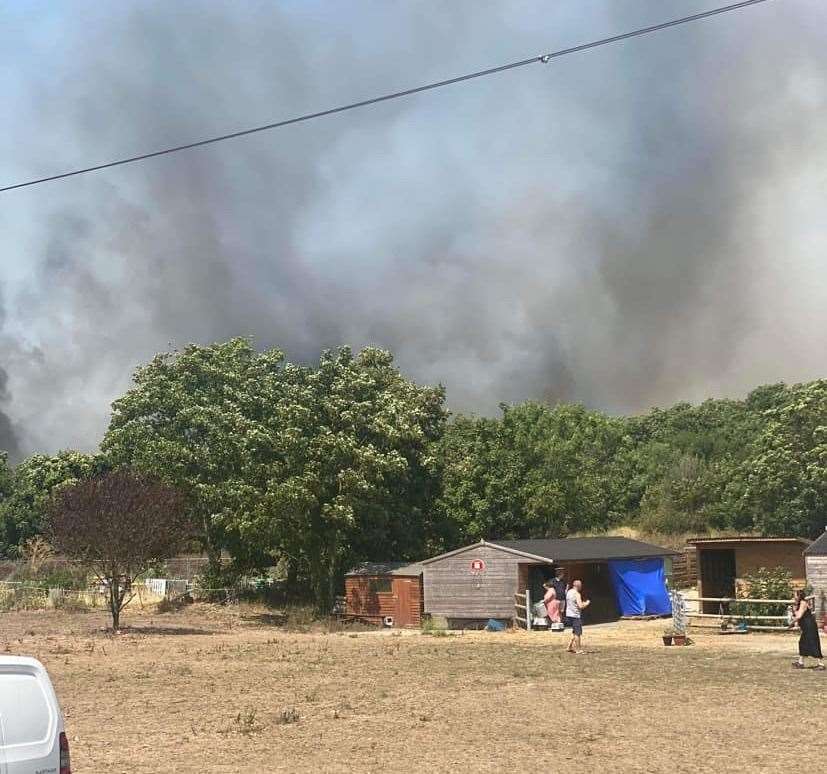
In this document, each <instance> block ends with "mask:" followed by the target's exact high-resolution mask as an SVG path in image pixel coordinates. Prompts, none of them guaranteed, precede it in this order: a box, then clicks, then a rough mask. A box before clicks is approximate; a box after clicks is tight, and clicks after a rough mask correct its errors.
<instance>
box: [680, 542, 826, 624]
mask: <svg viewBox="0 0 827 774" xmlns="http://www.w3.org/2000/svg"><path fill="white" fill-rule="evenodd" d="M688 542H689V544H690V545H692V546H694V547H695V551H696V552H697V566H698V596H699V597H714V598H731V597H736V596H743V595H744V592H745V589H744V580H743V579H744V577H745V576H747V575H749V574H751V573H753V572H755V571H756V570H757V569H759V568H760V567H766V568H773V567H784V568H785V569H787V570H789V571H790V574H791V575H792V579H793V585H795V586H799V587H803V586H804V584H805V570H804V554H803V552H804V549H805V548H806V547H807V546H808V545H809V544H810V541H809V540H806V539H805V538H786V537H784V538H777V537H753V536H741V537H721V538H696V539H695V540H690V541H688ZM703 608H704V609H703V612H704V613H713V614H714V613H717V612H718V611H719V608H720V605H719V603H717V602H704V603H703Z"/></svg>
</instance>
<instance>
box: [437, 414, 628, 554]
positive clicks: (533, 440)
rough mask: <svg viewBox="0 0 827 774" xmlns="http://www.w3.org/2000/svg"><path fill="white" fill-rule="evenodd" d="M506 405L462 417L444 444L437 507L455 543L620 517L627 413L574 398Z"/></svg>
mask: <svg viewBox="0 0 827 774" xmlns="http://www.w3.org/2000/svg"><path fill="white" fill-rule="evenodd" d="M502 410H503V416H502V419H501V420H493V419H462V418H460V419H458V420H457V421H456V422H454V423H453V424H452V425H451V427H450V429H449V431H448V433H447V434H446V437H445V439H444V441H443V443H442V453H443V455H444V460H443V464H444V474H443V488H442V493H441V496H440V500H439V507H440V512H441V514H442V516H443V518H444V519H445V520H446V521H447V522H448V523H450V524H452V525H453V528H452V529H451V530H449V533H451V534H453V535H454V537H455V542H457V543H459V542H467V541H469V540H476V539H479V538H486V537H488V538H490V537H498V538H523V537H543V536H549V537H554V536H562V535H566V534H569V533H571V532H575V531H581V530H591V529H598V530H599V529H605V528H606V527H607V526H609V525H610V524H612V523H617V522H618V521H619V520H620V519H621V518H622V516H623V511H622V509H621V508H622V503H623V499H624V496H625V492H624V490H623V487H622V485H621V480H620V471H619V469H618V466H617V462H616V461H617V459H618V456H619V451H620V449H621V448H622V447H623V446H624V444H626V443H627V442H628V440H627V439H626V437H625V427H624V423H623V422H622V421H621V420H615V419H612V418H609V417H606V416H605V415H603V414H600V413H599V412H594V411H588V410H586V409H585V408H583V407H582V406H578V405H571V404H561V405H558V406H556V407H554V408H549V407H548V406H543V405H541V404H537V403H524V404H521V405H518V406H503V407H502Z"/></svg>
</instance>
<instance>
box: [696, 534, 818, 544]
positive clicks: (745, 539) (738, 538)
mask: <svg viewBox="0 0 827 774" xmlns="http://www.w3.org/2000/svg"><path fill="white" fill-rule="evenodd" d="M686 542H687V543H688V544H689V545H692V546H706V545H715V544H716V543H801V545H804V546H808V545H810V541H809V540H807V538H798V537H757V536H755V535H733V536H731V537H704V538H692V540H687V541H686Z"/></svg>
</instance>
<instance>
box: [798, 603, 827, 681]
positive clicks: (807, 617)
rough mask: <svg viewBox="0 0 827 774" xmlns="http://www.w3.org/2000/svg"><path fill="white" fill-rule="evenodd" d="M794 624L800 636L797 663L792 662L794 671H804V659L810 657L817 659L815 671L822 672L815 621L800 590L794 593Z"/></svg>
mask: <svg viewBox="0 0 827 774" xmlns="http://www.w3.org/2000/svg"><path fill="white" fill-rule="evenodd" d="M796 624H798V627H799V628H800V629H801V636H800V637H799V638H798V661H793V666H794V667H795V668H796V669H804V657H805V656H810V657H812V658H816V659H818V664H817V665H816V669H820V670H824V660H823V657H822V655H821V642H819V639H818V626H817V625H816V619H815V616H814V615H813V611H812V610H810V606H809V605H808V604H807V600H806V599H805V598H804V592H803V591H801V590H797V591H796V592H795V598H794V599H793V626H795V625H796Z"/></svg>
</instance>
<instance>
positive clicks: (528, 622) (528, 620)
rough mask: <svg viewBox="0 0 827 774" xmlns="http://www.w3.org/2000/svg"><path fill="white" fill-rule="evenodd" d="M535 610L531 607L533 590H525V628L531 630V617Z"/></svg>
mask: <svg viewBox="0 0 827 774" xmlns="http://www.w3.org/2000/svg"><path fill="white" fill-rule="evenodd" d="M532 614H533V611H532V609H531V590H530V589H526V590H525V628H526V629H527V630H528V631H531V619H532Z"/></svg>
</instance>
